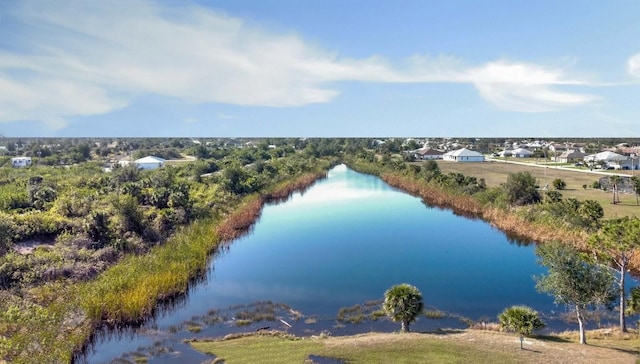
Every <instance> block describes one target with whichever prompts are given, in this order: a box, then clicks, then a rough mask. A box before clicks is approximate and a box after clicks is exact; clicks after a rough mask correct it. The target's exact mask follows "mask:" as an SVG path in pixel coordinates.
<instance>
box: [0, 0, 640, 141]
mask: <svg viewBox="0 0 640 364" xmlns="http://www.w3.org/2000/svg"><path fill="white" fill-rule="evenodd" d="M639 16H640V1H636V0H628V1H623V0H606V1H605V0H600V1H599V0H594V1H583V0H579V1H578V0H576V1H574V0H562V1H557V0H553V1H546V0H536V1H519V0H502V1H493V0H483V1H474V0H468V1H461V0H447V1H435V0H434V1H428V0H398V1H388V0H385V1H380V0H367V1H363V0H260V1H254V0H229V1H223V0H209V1H204V0H202V1H198V0H192V1H187V0H166V1H140V0H113V1H106V0H103V1H99V0H95V1H93V0H91V1H90V0H85V1H71V0H70V1H63V0H56V1H51V0H41V1H31V0H21V1H14V0H0V135H4V136H6V137H195V138H200V137H403V136H406V137H409V136H411V137H455V136H465V137H501V136H504V137H519V136H522V137H543V138H552V137H638V136H640V21H638V19H639Z"/></svg>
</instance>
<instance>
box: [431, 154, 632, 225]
mask: <svg viewBox="0 0 640 364" xmlns="http://www.w3.org/2000/svg"><path fill="white" fill-rule="evenodd" d="M438 166H439V167H440V170H441V171H442V172H443V173H449V172H459V173H462V174H465V175H468V176H474V177H476V178H484V179H485V182H486V183H487V186H490V187H494V186H499V185H500V184H501V183H504V182H506V180H507V176H508V175H509V173H517V172H525V171H526V172H529V173H531V174H532V175H533V176H534V177H535V178H536V179H537V180H538V182H539V185H540V186H544V185H545V184H548V186H549V189H553V180H554V179H556V178H560V179H562V180H563V181H565V182H566V184H567V187H566V189H565V190H562V191H560V192H561V193H562V196H563V197H565V198H566V197H575V198H577V199H579V200H587V199H590V200H596V201H598V202H600V204H601V205H602V208H603V209H604V212H605V218H615V217H622V216H638V217H640V206H637V205H636V197H635V195H633V194H624V193H621V194H620V203H619V204H616V205H613V204H612V203H611V202H612V200H613V195H612V193H611V192H606V191H602V190H599V189H593V188H591V186H592V185H593V182H595V181H597V180H598V179H599V178H601V177H603V175H601V174H596V173H588V172H584V171H577V170H576V171H572V170H567V169H561V168H555V167H552V166H549V167H543V166H536V165H533V164H532V165H521V164H513V163H502V162H484V163H455V162H445V161H438ZM583 185H587V188H586V189H585V188H583Z"/></svg>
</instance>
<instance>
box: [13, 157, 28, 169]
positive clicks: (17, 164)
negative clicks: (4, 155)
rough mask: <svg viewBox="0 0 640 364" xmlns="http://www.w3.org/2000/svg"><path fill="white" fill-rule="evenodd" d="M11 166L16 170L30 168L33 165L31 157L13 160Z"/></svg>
mask: <svg viewBox="0 0 640 364" xmlns="http://www.w3.org/2000/svg"><path fill="white" fill-rule="evenodd" d="M11 165H12V166H13V167H16V168H22V167H29V166H30V165H31V157H15V158H11Z"/></svg>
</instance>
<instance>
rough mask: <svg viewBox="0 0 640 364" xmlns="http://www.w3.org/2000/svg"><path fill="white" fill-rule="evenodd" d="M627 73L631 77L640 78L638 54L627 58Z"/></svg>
mask: <svg viewBox="0 0 640 364" xmlns="http://www.w3.org/2000/svg"><path fill="white" fill-rule="evenodd" d="M627 71H628V72H629V74H630V75H632V76H635V77H640V53H638V54H635V55H633V56H631V57H630V58H629V60H628V61H627Z"/></svg>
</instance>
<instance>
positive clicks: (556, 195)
mask: <svg viewBox="0 0 640 364" xmlns="http://www.w3.org/2000/svg"><path fill="white" fill-rule="evenodd" d="M544 202H546V203H557V202H562V194H561V193H560V192H558V191H547V193H545V195H544Z"/></svg>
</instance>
